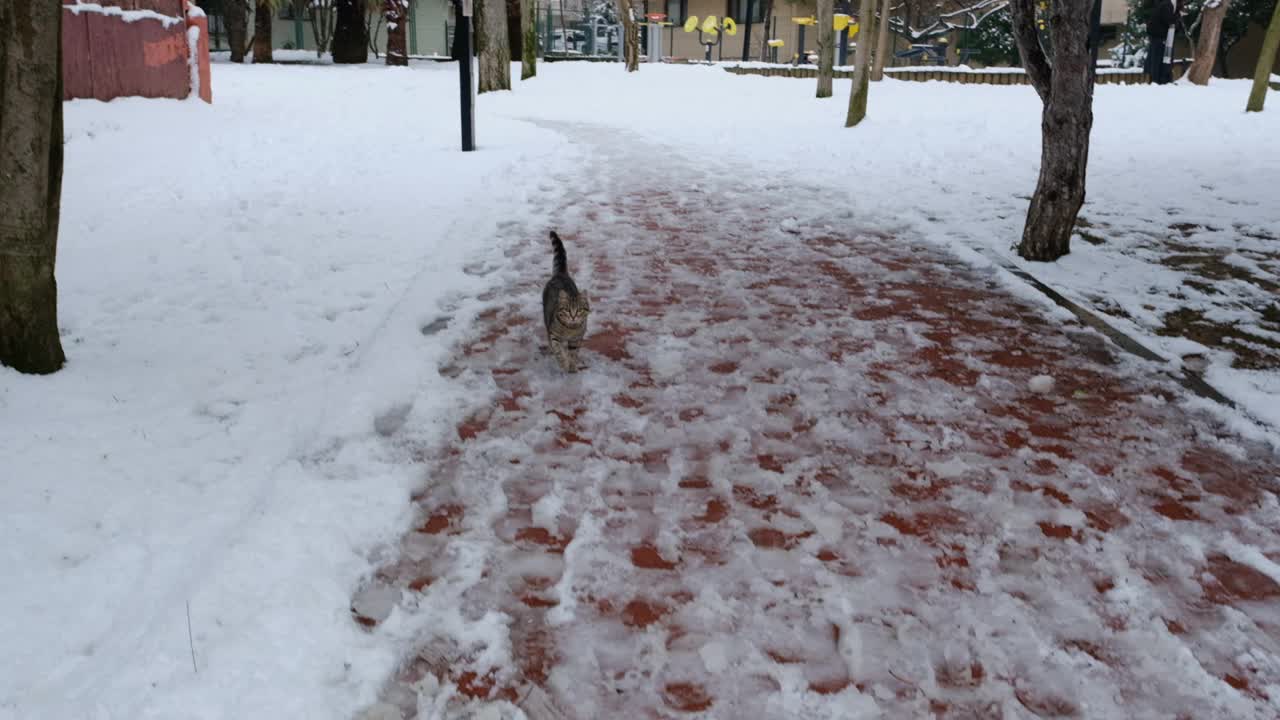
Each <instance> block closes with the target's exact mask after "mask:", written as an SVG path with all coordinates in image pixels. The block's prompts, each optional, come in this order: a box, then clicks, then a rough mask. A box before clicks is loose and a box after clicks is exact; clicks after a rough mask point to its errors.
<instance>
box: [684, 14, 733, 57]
mask: <svg viewBox="0 0 1280 720" xmlns="http://www.w3.org/2000/svg"><path fill="white" fill-rule="evenodd" d="M684 31H685V32H696V33H698V42H699V43H700V44H701V45H702V46H703V47H704V48H706V52H707V54H706V61H707V62H711V48H713V47H716V46H717V45H720V33H721V32H723V33H724V34H725V35H730V36H733V35H737V34H738V24H737V23H736V22H734V21H733V18H724V20H721V19H720V18H718V17H716V16H715V15H708V16H706V17H705V18H703V19H702V22H701V23H699V22H698V16H697V15H691V16H689V19H688V20H685V21H684ZM720 55H721V59H723V57H724V47H723V46H721V47H720Z"/></svg>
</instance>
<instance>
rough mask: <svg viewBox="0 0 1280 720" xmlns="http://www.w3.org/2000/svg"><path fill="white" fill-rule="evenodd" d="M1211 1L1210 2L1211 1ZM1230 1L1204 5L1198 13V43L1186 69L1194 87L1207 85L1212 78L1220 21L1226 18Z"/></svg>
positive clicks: (1220, 27)
mask: <svg viewBox="0 0 1280 720" xmlns="http://www.w3.org/2000/svg"><path fill="white" fill-rule="evenodd" d="M1211 1H1212V0H1211ZM1229 7H1231V0H1217V4H1215V5H1212V6H1210V5H1209V4H1207V3H1206V5H1205V8H1204V11H1203V12H1201V13H1200V42H1199V43H1197V44H1196V58H1195V60H1194V61H1192V63H1191V67H1189V68H1187V78H1188V79H1189V80H1191V82H1193V83H1195V84H1196V85H1208V84H1209V78H1210V77H1212V76H1213V66H1214V64H1215V63H1217V61H1218V43H1219V41H1220V40H1221V38H1222V21H1223V20H1224V19H1225V18H1226V16H1227V8H1229Z"/></svg>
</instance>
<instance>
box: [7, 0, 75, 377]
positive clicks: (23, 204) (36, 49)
mask: <svg viewBox="0 0 1280 720" xmlns="http://www.w3.org/2000/svg"><path fill="white" fill-rule="evenodd" d="M61 199H62V3H50V2H31V3H28V0H0V365H8V366H9V367H12V368H14V369H15V370H17V371H18V372H24V373H40V374H48V373H52V372H56V371H58V370H59V369H60V368H61V367H62V365H63V363H65V362H66V356H65V355H63V353H62V341H61V339H59V337H58V283H57V281H56V280H55V279H54V275H53V269H54V259H55V258H56V256H57V252H58V215H59V211H60V206H61Z"/></svg>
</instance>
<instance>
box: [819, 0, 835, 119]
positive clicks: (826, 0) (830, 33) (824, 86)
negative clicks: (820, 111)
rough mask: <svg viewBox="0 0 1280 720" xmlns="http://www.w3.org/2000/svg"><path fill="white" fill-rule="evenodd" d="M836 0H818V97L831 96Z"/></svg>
mask: <svg viewBox="0 0 1280 720" xmlns="http://www.w3.org/2000/svg"><path fill="white" fill-rule="evenodd" d="M835 13H836V9H835V2H833V0H818V97H820V98H829V97H831V71H832V68H833V66H834V65H835V63H836V29H835V27H834V23H835Z"/></svg>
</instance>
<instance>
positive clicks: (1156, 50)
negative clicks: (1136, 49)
mask: <svg viewBox="0 0 1280 720" xmlns="http://www.w3.org/2000/svg"><path fill="white" fill-rule="evenodd" d="M1175 3H1176V0H1151V4H1150V5H1149V6H1148V7H1149V10H1150V13H1149V14H1148V16H1147V41H1148V43H1147V74H1148V75H1150V76H1151V82H1153V83H1157V84H1159V85H1164V84H1166V83H1171V82H1173V65H1172V64H1171V63H1166V62H1165V61H1164V54H1165V48H1166V47H1167V46H1168V43H1169V42H1170V40H1171V39H1172V38H1171V35H1170V32H1169V31H1170V30H1172V29H1173V26H1174V23H1175V22H1176V21H1177V19H1178V6H1177V5H1176V4H1175Z"/></svg>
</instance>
